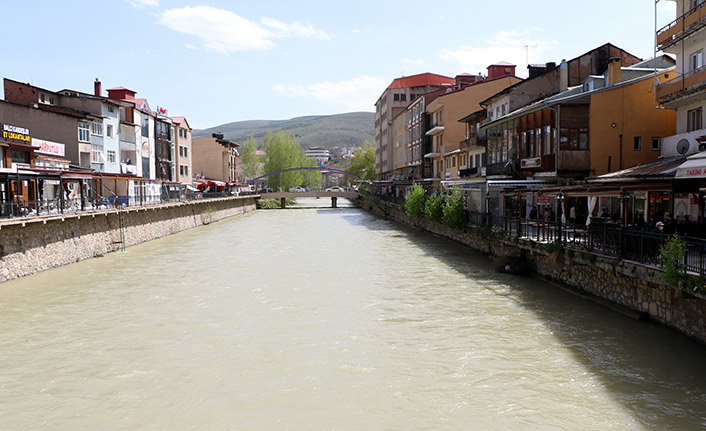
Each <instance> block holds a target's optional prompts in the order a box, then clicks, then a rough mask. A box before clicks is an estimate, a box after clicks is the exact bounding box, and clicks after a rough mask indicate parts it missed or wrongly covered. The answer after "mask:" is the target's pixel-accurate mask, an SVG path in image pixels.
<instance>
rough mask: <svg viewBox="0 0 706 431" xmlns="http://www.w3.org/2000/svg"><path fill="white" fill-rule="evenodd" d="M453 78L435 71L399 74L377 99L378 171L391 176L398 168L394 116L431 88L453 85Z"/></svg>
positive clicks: (376, 169) (377, 172) (379, 174)
mask: <svg viewBox="0 0 706 431" xmlns="http://www.w3.org/2000/svg"><path fill="white" fill-rule="evenodd" d="M455 82H456V81H455V80H454V79H453V78H449V77H447V76H442V75H437V74H434V73H422V74H419V75H412V76H407V77H402V78H397V79H395V80H393V81H392V83H391V84H390V85H389V86H388V87H387V88H386V89H385V91H383V93H382V94H381V95H380V97H379V98H378V100H377V101H376V102H375V173H376V174H377V175H378V178H380V179H389V178H391V177H392V172H393V170H394V158H395V154H394V153H395V152H394V141H393V138H394V136H393V135H394V132H393V124H394V123H393V119H394V118H395V117H396V116H397V115H398V114H399V113H400V112H401V111H402V110H404V109H405V108H406V107H407V105H408V103H410V102H413V101H414V100H415V99H416V98H417V97H419V96H420V95H422V94H424V93H428V92H430V91H433V90H436V89H439V88H444V87H450V86H452V85H454V84H455Z"/></svg>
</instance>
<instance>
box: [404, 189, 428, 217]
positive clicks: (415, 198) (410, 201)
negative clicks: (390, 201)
mask: <svg viewBox="0 0 706 431" xmlns="http://www.w3.org/2000/svg"><path fill="white" fill-rule="evenodd" d="M426 199H427V194H426V192H425V191H424V189H423V188H422V186H420V185H419V184H414V185H413V186H412V188H411V189H410V190H409V192H407V196H405V203H404V209H405V212H406V213H407V215H408V216H410V217H422V216H423V215H424V202H425V201H426Z"/></svg>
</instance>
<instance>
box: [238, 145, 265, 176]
mask: <svg viewBox="0 0 706 431" xmlns="http://www.w3.org/2000/svg"><path fill="white" fill-rule="evenodd" d="M240 165H241V166H242V168H243V175H245V178H247V179H250V180H251V179H253V178H255V177H257V176H258V175H260V172H261V170H260V161H259V160H258V159H257V142H255V138H253V137H252V136H251V137H249V138H248V140H247V141H245V143H244V144H243V146H242V147H241V148H240Z"/></svg>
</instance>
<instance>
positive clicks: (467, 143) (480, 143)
mask: <svg viewBox="0 0 706 431" xmlns="http://www.w3.org/2000/svg"><path fill="white" fill-rule="evenodd" d="M487 143H488V139H486V138H485V136H479V135H473V136H471V137H469V138H468V139H464V140H463V141H461V142H459V148H460V149H462V150H467V149H469V148H473V147H485V146H486V144H487Z"/></svg>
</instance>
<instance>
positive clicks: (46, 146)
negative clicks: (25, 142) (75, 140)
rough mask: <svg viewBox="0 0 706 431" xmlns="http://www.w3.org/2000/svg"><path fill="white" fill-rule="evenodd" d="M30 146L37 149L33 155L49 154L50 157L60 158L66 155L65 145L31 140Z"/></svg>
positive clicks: (42, 140)
mask: <svg viewBox="0 0 706 431" xmlns="http://www.w3.org/2000/svg"><path fill="white" fill-rule="evenodd" d="M32 146H33V147H37V149H36V150H34V152H35V153H42V154H50V155H52V156H60V157H64V155H65V154H66V151H65V148H66V147H65V145H64V144H60V143H58V142H52V141H45V140H44V139H36V138H32Z"/></svg>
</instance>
